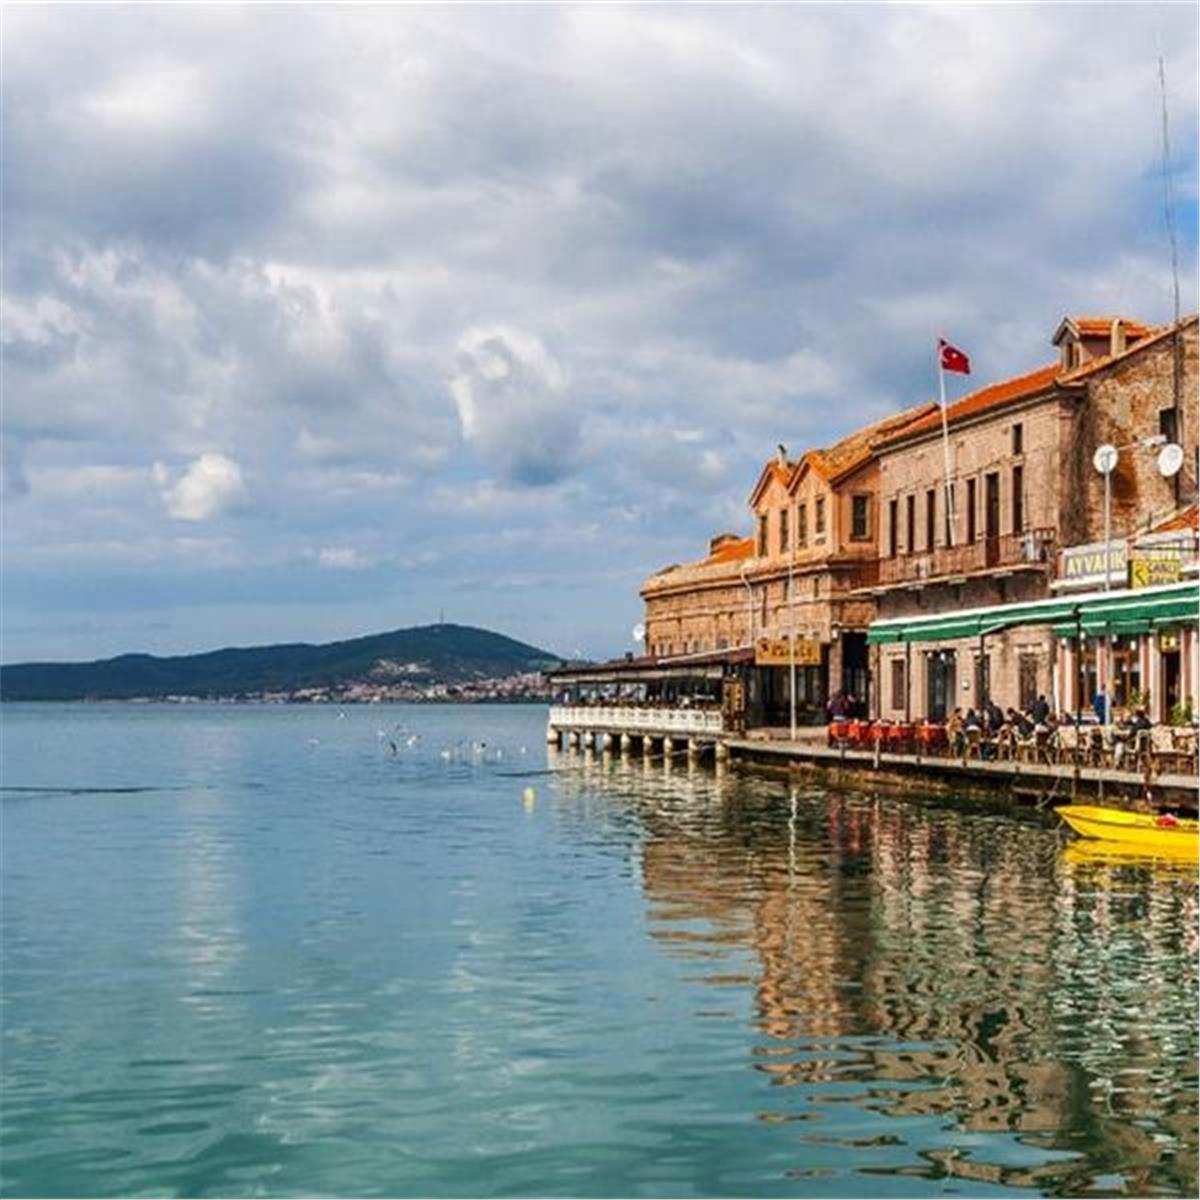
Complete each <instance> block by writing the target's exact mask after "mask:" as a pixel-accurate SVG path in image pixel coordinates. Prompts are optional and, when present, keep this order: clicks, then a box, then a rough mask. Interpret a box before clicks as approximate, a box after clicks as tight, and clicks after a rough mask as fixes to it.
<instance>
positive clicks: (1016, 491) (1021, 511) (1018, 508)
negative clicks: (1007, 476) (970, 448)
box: [1012, 467, 1025, 533]
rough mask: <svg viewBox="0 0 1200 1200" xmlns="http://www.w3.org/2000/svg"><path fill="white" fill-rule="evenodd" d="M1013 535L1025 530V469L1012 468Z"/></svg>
mask: <svg viewBox="0 0 1200 1200" xmlns="http://www.w3.org/2000/svg"><path fill="white" fill-rule="evenodd" d="M1012 517H1013V526H1012V531H1013V533H1020V532H1021V530H1022V529H1024V528H1025V468H1024V467H1013V477H1012Z"/></svg>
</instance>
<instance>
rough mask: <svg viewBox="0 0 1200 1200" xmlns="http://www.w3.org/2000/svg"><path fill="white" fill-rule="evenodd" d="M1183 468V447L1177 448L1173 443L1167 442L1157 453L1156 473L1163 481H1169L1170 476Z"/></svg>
mask: <svg viewBox="0 0 1200 1200" xmlns="http://www.w3.org/2000/svg"><path fill="white" fill-rule="evenodd" d="M1182 466H1183V447H1182V446H1177V445H1176V444H1175V443H1174V442H1168V443H1167V444H1166V445H1165V446H1164V447H1163V448H1162V449H1161V450H1160V451H1159V452H1158V473H1159V474H1160V475H1161V476H1162V477H1163V478H1164V479H1170V478H1171V476H1172V475H1178V474H1179V468H1180V467H1182Z"/></svg>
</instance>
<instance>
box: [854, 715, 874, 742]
mask: <svg viewBox="0 0 1200 1200" xmlns="http://www.w3.org/2000/svg"><path fill="white" fill-rule="evenodd" d="M850 740H851V741H852V742H854V744H855V745H856V746H866V745H867V744H868V743H869V742H870V740H871V722H870V721H851V722H850Z"/></svg>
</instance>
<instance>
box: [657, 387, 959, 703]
mask: <svg viewBox="0 0 1200 1200" xmlns="http://www.w3.org/2000/svg"><path fill="white" fill-rule="evenodd" d="M935 410H936V405H933V404H924V405H920V406H918V407H916V408H912V409H908V410H906V411H904V412H901V413H897V414H895V415H894V416H892V417H889V418H887V419H886V420H884V421H880V422H878V423H876V424H874V425H871V426H869V427H868V428H866V429H863V430H859V431H857V432H856V433H854V434H852V435H850V436H849V437H846V438H843V439H842V440H841V441H840V442H837V443H836V444H835V445H833V446H830V447H828V448H826V449H822V450H808V451H806V452H805V453H803V454H802V455H800V456H799V458H797V459H794V460H793V459H789V458H788V456H787V453H786V451H785V450H784V448H783V447H782V446H781V447H780V448H779V452H778V454H776V455H775V456H774V457H773V458H772V459H771V460H770V461H769V462H767V464H766V465H765V466H764V467H763V469H762V472H761V473H760V475H759V478H758V481H757V483H756V484H755V487H754V490H753V491H752V493H751V495H750V501H749V505H750V510H751V515H752V520H753V530H754V532H753V534H752V535H751V537H749V538H738V537H737V536H735V535H733V534H721V535H719V536H718V537H715V538H714V539H713V540H712V542H711V544H710V548H709V554H708V556H707V557H706V558H704V559H702V560H700V561H699V562H693V563H687V564H682V565H680V564H676V565H672V566H670V567H666V568H664V569H663V570H661V571H659V572H658V573H657V574H655V575H654V576H652V577H651V578H650V579H649V580H647V581H646V583H645V584H644V585H643V587H642V598H643V600H644V601H645V605H646V617H645V625H646V646H647V650H648V652H649V653H650V654H651V655H653V656H655V657H656V658H663V657H668V658H669V657H672V656H675V655H697V654H705V653H711V652H714V651H731V650H734V649H736V648H739V647H743V648H744V647H750V646H753V647H754V648H755V670H754V671H753V672H752V673H751V675H750V677H749V679H748V681H747V682H748V686H749V689H750V695H749V697H748V700H749V705H750V708H751V710H752V711H754V712H757V713H759V714H760V719H762V720H764V721H766V722H767V723H773V722H781V721H783V720H784V719H785V713H786V712H787V711H788V710H790V703H791V701H790V690H789V689H790V680H791V669H792V662H791V660H792V655H793V651H792V644H793V642H794V643H795V647H796V649H795V658H796V685H797V686H796V698H797V705H798V707H799V709H800V710H801V713H802V715H803V716H807V717H808V718H809V719H823V716H824V707H825V702H826V700H827V698H828V696H829V694H830V690H831V688H832V689H834V690H836V689H838V688H841V689H843V690H845V691H847V692H850V693H852V694H853V695H855V696H856V697H858V698H859V699H860V700H862V701H864V702H865V701H866V699H867V692H868V688H869V663H868V656H867V642H866V632H867V627H868V626H869V625H870V623H871V620H872V619H873V617H874V604H873V601H872V595H871V587H872V586H873V584H874V583H875V579H876V570H877V560H878V553H879V548H878V537H879V511H878V502H877V496H876V492H877V488H878V481H879V471H878V465H877V463H876V452H875V447H876V446H877V445H878V444H879V443H880V442H881V441H883V440H884V439H886V438H887V437H889V436H890V435H892V434H893V433H895V432H896V431H897V430H899V429H902V428H904V427H905V426H907V425H910V424H911V423H912V422H913V421H915V420H918V419H920V418H922V417H925V416H927V415H929V414H931V413H933V412H935Z"/></svg>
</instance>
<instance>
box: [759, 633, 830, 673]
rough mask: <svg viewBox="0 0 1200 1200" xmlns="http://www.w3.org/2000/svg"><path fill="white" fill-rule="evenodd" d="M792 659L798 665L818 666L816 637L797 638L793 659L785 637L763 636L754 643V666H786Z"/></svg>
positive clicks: (818, 645)
mask: <svg viewBox="0 0 1200 1200" xmlns="http://www.w3.org/2000/svg"><path fill="white" fill-rule="evenodd" d="M793 661H795V663H796V666H798V667H819V666H820V665H821V643H820V642H819V641H818V640H817V639H816V638H797V639H796V657H795V660H793V659H792V646H791V642H790V641H789V640H788V639H787V638H765V637H764V638H759V639H758V641H757V642H755V643H754V665H755V666H756V667H786V666H790V665H791V663H792V662H793Z"/></svg>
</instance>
